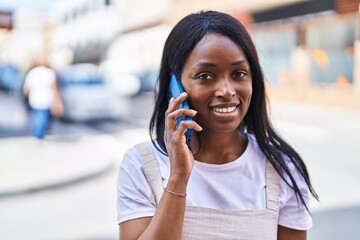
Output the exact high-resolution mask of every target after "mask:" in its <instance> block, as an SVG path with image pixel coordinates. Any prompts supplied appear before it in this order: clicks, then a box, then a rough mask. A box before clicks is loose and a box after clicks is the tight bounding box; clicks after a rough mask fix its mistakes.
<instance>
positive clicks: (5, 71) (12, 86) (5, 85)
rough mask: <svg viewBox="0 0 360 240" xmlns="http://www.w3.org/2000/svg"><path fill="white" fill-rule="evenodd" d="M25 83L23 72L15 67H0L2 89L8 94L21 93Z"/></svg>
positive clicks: (2, 65) (0, 85) (7, 65)
mask: <svg viewBox="0 0 360 240" xmlns="http://www.w3.org/2000/svg"><path fill="white" fill-rule="evenodd" d="M23 81H24V75H23V74H22V72H21V71H20V70H19V69H18V68H17V67H16V66H13V65H10V64H1V65H0V88H1V89H3V90H5V91H8V92H16V91H21V87H22V84H23Z"/></svg>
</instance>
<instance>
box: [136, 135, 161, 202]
mask: <svg viewBox="0 0 360 240" xmlns="http://www.w3.org/2000/svg"><path fill="white" fill-rule="evenodd" d="M136 148H137V150H138V151H139V153H140V155H141V159H142V161H143V165H144V174H145V178H146V180H147V182H148V183H149V185H150V188H151V191H152V192H153V194H154V197H155V201H156V205H158V204H159V202H160V199H161V196H162V194H163V192H164V187H163V184H162V179H161V174H160V169H159V165H158V162H157V161H156V157H155V154H154V151H153V149H152V146H151V143H150V142H143V143H139V144H137V145H136Z"/></svg>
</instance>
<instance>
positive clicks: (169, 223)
mask: <svg viewBox="0 0 360 240" xmlns="http://www.w3.org/2000/svg"><path fill="white" fill-rule="evenodd" d="M181 182H182V183H181ZM186 185H187V182H185V181H183V180H181V178H180V179H178V180H176V179H175V177H174V178H172V179H169V182H168V184H167V188H168V189H171V191H174V192H178V193H185V192H186ZM185 203H186V198H185V197H183V196H177V195H174V194H171V193H169V192H166V191H164V193H163V196H162V197H161V201H160V203H159V205H158V206H157V208H156V211H155V214H154V216H153V217H145V218H138V219H133V220H129V221H126V222H124V223H121V224H120V239H121V240H133V239H181V233H182V226H183V221H184V213H185Z"/></svg>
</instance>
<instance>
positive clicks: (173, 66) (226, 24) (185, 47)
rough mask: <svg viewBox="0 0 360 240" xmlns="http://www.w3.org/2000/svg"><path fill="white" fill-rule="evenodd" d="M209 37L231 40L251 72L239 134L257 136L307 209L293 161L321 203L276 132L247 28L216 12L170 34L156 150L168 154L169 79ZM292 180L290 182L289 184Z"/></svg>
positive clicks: (154, 133) (154, 132)
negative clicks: (249, 94) (291, 166)
mask: <svg viewBox="0 0 360 240" xmlns="http://www.w3.org/2000/svg"><path fill="white" fill-rule="evenodd" d="M208 33H219V34H221V35H223V36H226V37H228V38H229V39H231V40H232V41H233V42H234V43H236V44H238V46H239V47H240V48H241V49H242V50H243V51H244V53H245V55H246V57H247V59H248V61H249V64H250V69H251V74H252V88H253V94H252V98H251V103H250V106H249V110H248V112H247V114H246V115H245V118H244V120H243V122H242V123H241V124H240V126H239V127H238V128H239V131H241V132H247V133H249V134H252V135H254V136H255V138H256V140H257V142H258V144H259V147H260V149H261V150H262V151H263V153H264V154H265V156H266V157H267V159H268V160H269V161H270V162H271V164H272V165H273V166H274V168H275V169H276V171H277V172H278V173H279V174H280V176H281V178H282V179H284V181H285V182H286V183H287V184H288V185H289V186H290V187H291V188H293V190H294V191H295V193H296V197H297V199H298V200H299V199H300V200H301V202H302V203H303V204H304V206H305V207H306V208H307V205H306V203H305V200H304V198H303V196H302V194H301V192H300V189H299V186H298V184H297V183H296V181H295V179H294V177H293V176H292V174H291V171H290V169H289V167H288V165H287V164H286V161H287V160H286V159H285V158H288V159H289V161H291V162H292V163H293V164H294V166H295V168H296V169H297V170H298V172H299V173H300V175H301V176H302V178H303V179H304V180H305V182H306V184H307V186H308V188H309V190H310V192H311V194H312V195H313V196H314V197H315V198H316V199H318V196H317V194H316V192H315V190H314V189H313V187H312V185H311V181H310V176H309V173H308V171H307V169H306V166H305V163H304V161H303V160H302V158H301V157H300V155H299V154H298V153H297V152H296V151H295V150H294V149H293V148H292V147H291V146H290V145H289V144H287V143H286V142H285V141H284V140H283V139H282V138H281V137H280V136H279V135H278V134H277V133H276V132H275V131H274V128H273V127H272V125H271V122H270V120H269V117H268V113H267V101H266V94H265V85H264V75H263V73H262V70H261V67H260V63H259V59H258V55H257V51H256V49H255V46H254V44H253V42H252V40H251V38H250V36H249V34H248V33H247V31H246V29H245V27H244V26H243V25H242V24H241V23H240V22H239V21H238V20H237V19H235V18H233V17H232V16H230V15H228V14H225V13H220V12H215V11H203V12H199V13H196V14H191V15H188V16H187V17H185V18H183V19H182V20H181V21H180V22H179V23H178V24H177V25H176V26H175V27H174V28H173V30H172V31H171V32H170V34H169V36H168V38H167V40H166V42H165V46H164V51H163V56H162V61H161V66H160V72H159V78H158V82H157V92H156V95H155V98H156V100H155V107H154V112H153V115H152V117H151V121H150V126H149V131H150V136H151V139H152V140H153V142H156V143H157V144H155V146H156V147H157V148H158V146H159V147H160V149H159V150H160V151H162V152H163V153H164V154H166V153H167V151H166V147H165V142H164V132H165V112H166V110H167V107H168V100H167V89H168V85H169V80H170V75H171V73H174V74H175V75H177V76H180V75H181V72H182V68H183V66H184V64H185V62H186V60H187V58H188V56H189V55H190V53H191V52H192V50H193V49H194V47H195V46H196V45H197V43H198V42H199V41H200V40H201V39H202V38H203V37H204V36H205V35H206V34H208ZM286 176H288V177H289V179H290V182H289V181H288V180H286Z"/></svg>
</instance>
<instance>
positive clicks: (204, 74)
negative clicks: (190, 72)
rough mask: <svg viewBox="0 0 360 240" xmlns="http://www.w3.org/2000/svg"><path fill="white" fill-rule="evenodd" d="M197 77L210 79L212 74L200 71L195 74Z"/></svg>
mask: <svg viewBox="0 0 360 240" xmlns="http://www.w3.org/2000/svg"><path fill="white" fill-rule="evenodd" d="M197 78H198V79H200V80H210V79H212V76H211V75H210V74H208V73H202V74H199V75H198V76H197Z"/></svg>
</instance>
